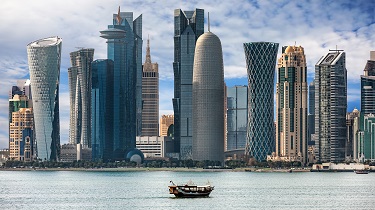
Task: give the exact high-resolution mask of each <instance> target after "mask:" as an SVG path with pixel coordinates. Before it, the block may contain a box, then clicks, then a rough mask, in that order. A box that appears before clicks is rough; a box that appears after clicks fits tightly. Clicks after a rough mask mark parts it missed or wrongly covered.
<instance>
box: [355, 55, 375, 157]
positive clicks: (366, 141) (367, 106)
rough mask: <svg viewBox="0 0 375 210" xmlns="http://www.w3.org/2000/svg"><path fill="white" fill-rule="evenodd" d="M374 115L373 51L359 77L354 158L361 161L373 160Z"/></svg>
mask: <svg viewBox="0 0 375 210" xmlns="http://www.w3.org/2000/svg"><path fill="white" fill-rule="evenodd" d="M374 114H375V51H371V52H370V60H367V63H366V65H365V68H364V70H363V75H361V114H360V123H359V124H360V132H359V133H358V136H357V137H358V144H357V145H354V146H356V148H357V151H354V152H356V153H357V154H354V156H355V157H357V158H358V159H361V160H367V159H374V157H375V155H374V154H375V152H374V151H375V146H374V145H375V144H374V142H375V141H374V139H375V138H374V133H375V132H374V131H373V129H372V127H373V126H374V124H375V123H373V122H374V119H375V117H374Z"/></svg>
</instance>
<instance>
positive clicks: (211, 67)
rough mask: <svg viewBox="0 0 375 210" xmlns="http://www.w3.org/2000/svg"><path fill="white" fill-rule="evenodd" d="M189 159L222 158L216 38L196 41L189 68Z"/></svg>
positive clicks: (220, 85) (219, 50)
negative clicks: (190, 138)
mask: <svg viewBox="0 0 375 210" xmlns="http://www.w3.org/2000/svg"><path fill="white" fill-rule="evenodd" d="M193 159H194V160H212V161H221V162H222V161H223V160H224V67H223V53H222V47H221V42H220V39H219V38H218V37H217V36H216V35H215V34H213V33H211V32H206V33H204V34H203V35H201V36H200V37H199V38H198V40H197V45H196V48H195V56H194V68H193Z"/></svg>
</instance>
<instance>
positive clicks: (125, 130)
mask: <svg viewBox="0 0 375 210" xmlns="http://www.w3.org/2000/svg"><path fill="white" fill-rule="evenodd" d="M100 33H101V37H102V38H104V39H107V45H108V47H107V56H108V59H111V60H113V61H114V65H113V66H114V70H113V77H114V79H113V95H114V98H113V141H114V143H113V149H114V151H116V154H118V155H119V156H121V157H123V156H124V152H125V151H127V150H129V149H133V148H135V146H136V145H135V141H136V134H139V133H140V132H141V120H142V114H141V111H142V101H141V100H142V15H140V16H139V17H138V18H136V19H135V20H134V21H133V13H132V12H120V8H119V10H118V14H113V25H109V26H108V29H107V30H104V31H101V32H100Z"/></svg>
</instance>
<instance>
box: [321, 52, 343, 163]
mask: <svg viewBox="0 0 375 210" xmlns="http://www.w3.org/2000/svg"><path fill="white" fill-rule="evenodd" d="M346 80H347V78H346V67H345V52H342V51H331V52H329V53H327V54H326V55H325V56H323V57H322V58H321V59H320V60H319V61H318V63H317V64H316V65H315V147H316V148H317V149H318V156H317V159H318V160H319V161H321V162H336V163H337V162H338V163H340V162H344V161H345V142H346V138H347V137H346V133H347V132H346V109H347V86H346Z"/></svg>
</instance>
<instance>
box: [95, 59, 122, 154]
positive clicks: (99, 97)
mask: <svg viewBox="0 0 375 210" xmlns="http://www.w3.org/2000/svg"><path fill="white" fill-rule="evenodd" d="M113 80H114V77H113V61H112V60H109V59H102V60H95V61H93V62H92V89H91V105H92V106H91V110H92V121H91V134H92V135H91V138H92V144H91V145H92V159H93V160H109V159H112V154H113V122H114V121H113V119H114V116H113V114H114V113H113V100H114V97H118V96H114V95H113V92H114V91H113Z"/></svg>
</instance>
